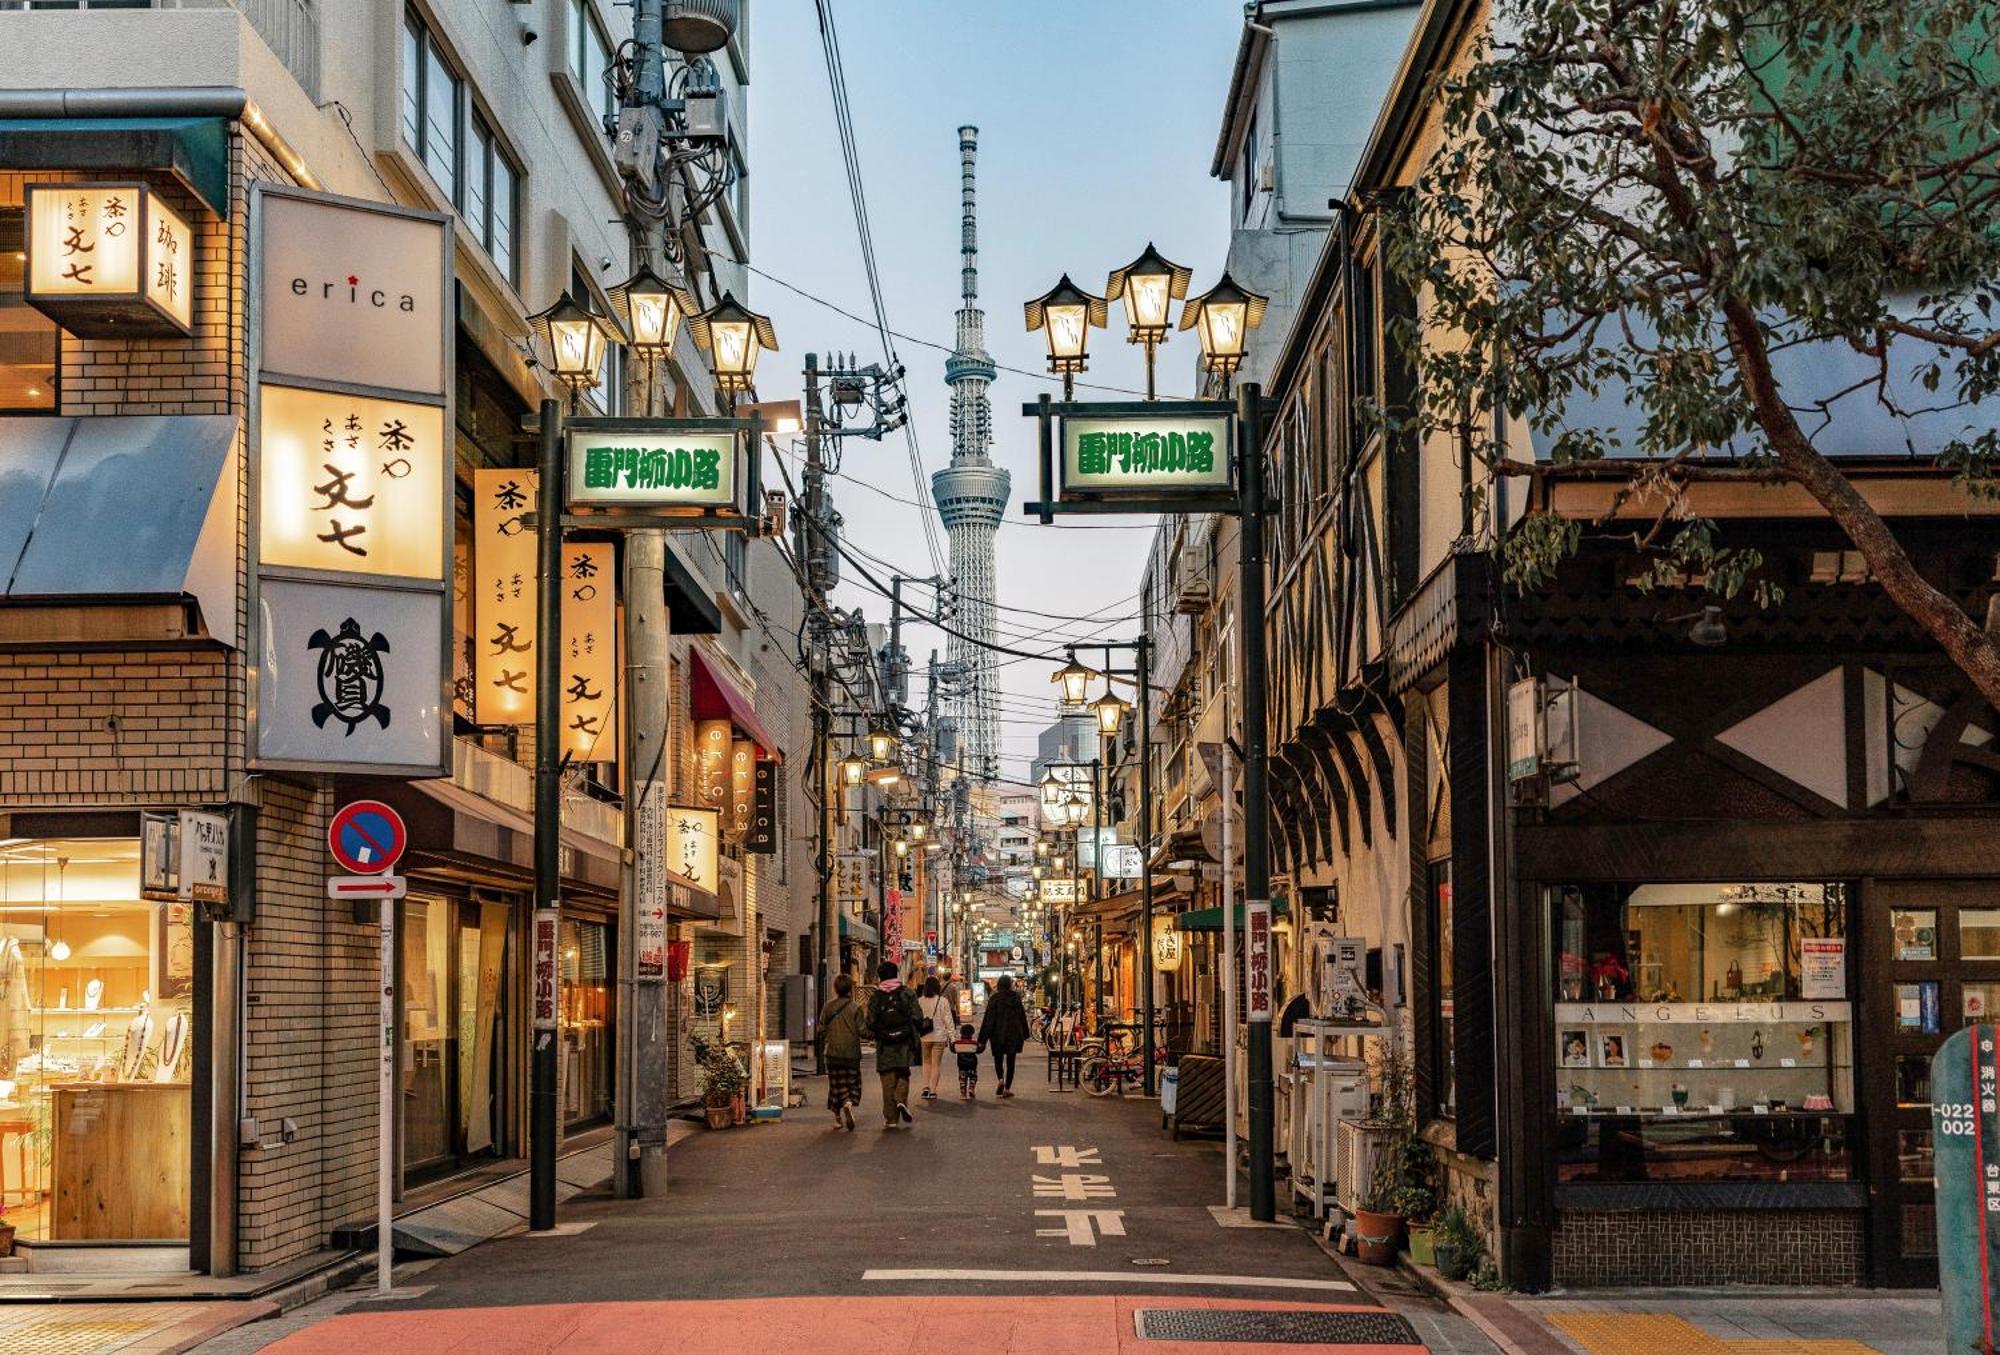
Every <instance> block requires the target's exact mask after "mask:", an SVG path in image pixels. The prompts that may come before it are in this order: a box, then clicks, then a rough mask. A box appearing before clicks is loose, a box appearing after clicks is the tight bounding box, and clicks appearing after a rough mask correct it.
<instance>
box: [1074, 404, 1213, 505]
mask: <svg viewBox="0 0 2000 1355" xmlns="http://www.w3.org/2000/svg"><path fill="white" fill-rule="evenodd" d="M1232 425H1233V421H1232V420H1231V419H1230V418H1229V416H1228V415H1226V414H1180V415H1176V414H1171V413H1163V414H1145V415H1118V414H1092V415H1073V416H1070V417H1068V418H1065V419H1064V420H1063V422H1062V493H1063V497H1064V498H1072V497H1077V496H1091V497H1095V496H1098V495H1119V494H1143V495H1146V496H1148V497H1152V496H1158V495H1165V496H1168V497H1171V496H1173V495H1174V494H1176V493H1187V494H1191V495H1212V494H1215V493H1218V492H1223V491H1227V490H1228V489H1229V487H1230V484H1231V480H1230V469H1231V461H1232V459H1233V458H1232V455H1231V446H1232V444H1231V441H1230V429H1231V427H1232Z"/></svg>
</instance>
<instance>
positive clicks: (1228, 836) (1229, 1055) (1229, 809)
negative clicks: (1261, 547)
mask: <svg viewBox="0 0 2000 1355" xmlns="http://www.w3.org/2000/svg"><path fill="white" fill-rule="evenodd" d="M1235 670H1236V645H1235V644H1234V642H1233V641H1232V642H1231V643H1230V645H1229V652H1228V658H1227V659H1226V660H1225V661H1224V667H1223V673H1224V675H1225V677H1226V679H1227V680H1226V681H1225V682H1224V683H1223V684H1222V732H1223V739H1222V755H1221V757H1220V758H1219V759H1217V760H1218V761H1219V762H1220V763H1221V771H1222V775H1221V777H1220V778H1219V781H1220V784H1219V785H1218V786H1217V790H1218V791H1219V792H1220V795H1219V798H1220V799H1221V801H1222V810H1221V813H1222V1145H1223V1149H1224V1151H1223V1155H1222V1157H1223V1162H1224V1163H1225V1166H1224V1173H1225V1175H1224V1179H1223V1192H1222V1201H1223V1203H1224V1204H1225V1205H1227V1206H1228V1207H1229V1208H1231V1209H1234V1208H1236V835H1235V831H1234V828H1233V825H1232V823H1231V820H1232V819H1233V818H1234V817H1235V814H1236V768H1235V766H1234V765H1233V764H1232V762H1231V760H1230V755H1229V738H1228V735H1229V692H1230V683H1231V682H1233V681H1234V680H1235V678H1236V671H1235Z"/></svg>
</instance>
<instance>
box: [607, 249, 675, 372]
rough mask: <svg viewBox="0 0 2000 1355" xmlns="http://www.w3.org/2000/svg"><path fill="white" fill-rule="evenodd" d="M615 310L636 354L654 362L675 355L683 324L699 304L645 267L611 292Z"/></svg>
mask: <svg viewBox="0 0 2000 1355" xmlns="http://www.w3.org/2000/svg"><path fill="white" fill-rule="evenodd" d="M611 309H612V311H613V312H614V313H615V314H616V315H617V317H618V323H619V324H621V325H623V326H624V327H625V334H626V341H627V342H628V343H629V344H630V345H631V347H632V351H633V352H634V353H637V354H638V355H639V356H640V357H642V358H644V359H646V360H647V361H648V362H653V361H657V360H658V359H660V358H663V357H666V356H667V355H668V354H670V353H672V352H673V351H674V341H675V340H676V339H677V338H679V337H680V332H681V322H682V321H683V320H685V319H687V318H688V317H689V316H690V315H693V314H694V313H695V309H696V302H695V299H694V297H693V295H691V294H690V293H689V292H688V291H687V289H685V288H683V287H677V286H675V285H674V284H673V283H671V282H668V281H667V280H666V279H665V278H663V277H661V276H660V275H659V274H658V273H655V272H654V271H653V270H652V267H651V266H650V265H643V264H642V265H641V266H640V268H639V271H638V272H636V273H634V274H633V275H632V276H631V277H629V278H627V279H625V281H623V282H621V283H619V284H618V285H617V286H616V287H613V288H612V289H611Z"/></svg>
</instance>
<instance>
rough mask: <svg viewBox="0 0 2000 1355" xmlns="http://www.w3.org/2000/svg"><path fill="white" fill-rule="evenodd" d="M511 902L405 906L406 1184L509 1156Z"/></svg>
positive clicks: (420, 900) (417, 899)
mask: <svg viewBox="0 0 2000 1355" xmlns="http://www.w3.org/2000/svg"><path fill="white" fill-rule="evenodd" d="M507 919H508V909H507V907H506V905H505V904H501V903H494V902H491V901H487V900H464V899H449V898H440V897H437V896H433V895H420V894H412V895H411V896H410V897H409V898H408V899H407V900H406V901H405V904H404V912H403V925H402V927H401V929H400V935H401V937H402V946H401V949H402V963H403V1050H402V1054H403V1075H402V1089H403V1105H402V1111H403V1179H404V1180H405V1182H410V1181H417V1180H424V1179H427V1178H432V1177H437V1176H442V1175H446V1174H449V1173H450V1172H453V1171H456V1170H458V1169H460V1168H462V1167H465V1166H467V1165H469V1164H471V1163H474V1162H477V1161H480V1160H481V1159H484V1158H491V1157H498V1156H501V1155H502V1154H503V1152H504V1149H505V1138H506V1133H505V1131H506V1124H507V1118H506V1110H505V1107H506V1092H507V1085H506V1077H505V1073H506V1039H505V1032H506V1029H507V1026H506V1015H507V985H506V983H505V982H504V979H505V976H506V972H507V968H506V966H507V940H508V937H507Z"/></svg>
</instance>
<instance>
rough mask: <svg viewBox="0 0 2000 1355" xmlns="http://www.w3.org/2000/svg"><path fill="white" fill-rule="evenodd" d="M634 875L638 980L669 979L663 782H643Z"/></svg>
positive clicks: (665, 790)
mask: <svg viewBox="0 0 2000 1355" xmlns="http://www.w3.org/2000/svg"><path fill="white" fill-rule="evenodd" d="M638 790H639V813H638V820H639V822H638V827H637V829H636V830H635V836H636V837H637V839H638V840H637V841H635V842H634V843H633V844H632V850H633V852H634V853H635V855H634V857H633V860H634V863H635V864H634V866H633V874H634V882H635V887H634V890H633V892H634V893H635V894H637V895H638V898H637V899H636V900H635V908H636V916H637V922H636V925H635V928H634V930H633V933H632V936H633V943H634V951H635V954H636V955H637V957H638V967H639V977H640V978H642V979H664V978H666V976H667V787H666V783H665V782H663V781H641V782H640V783H639V786H638Z"/></svg>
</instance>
